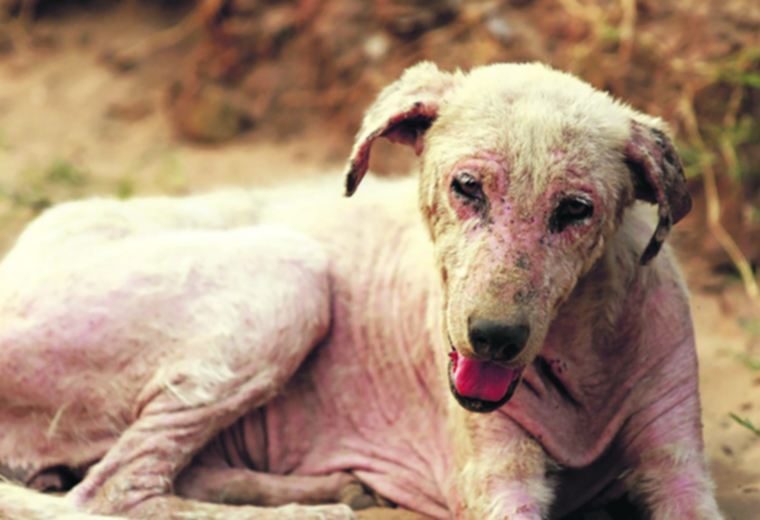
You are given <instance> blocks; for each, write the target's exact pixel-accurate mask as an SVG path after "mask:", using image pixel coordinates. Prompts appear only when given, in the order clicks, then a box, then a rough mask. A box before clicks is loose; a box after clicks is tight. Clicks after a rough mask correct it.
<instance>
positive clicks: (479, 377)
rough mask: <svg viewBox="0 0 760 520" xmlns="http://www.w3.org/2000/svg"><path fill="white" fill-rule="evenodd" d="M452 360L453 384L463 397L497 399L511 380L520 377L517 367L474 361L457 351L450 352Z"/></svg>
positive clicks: (486, 399) (505, 390) (500, 397)
mask: <svg viewBox="0 0 760 520" xmlns="http://www.w3.org/2000/svg"><path fill="white" fill-rule="evenodd" d="M451 359H453V360H454V366H453V371H454V385H456V387H457V392H459V394H460V395H463V396H465V397H470V398H473V399H480V400H482V401H499V400H501V399H502V398H503V397H504V396H505V395H506V393H507V389H508V388H509V385H510V384H512V382H513V381H514V380H515V379H517V378H518V377H520V372H522V370H521V369H519V368H504V367H503V366H500V365H497V364H496V363H492V362H490V361H476V360H474V359H469V358H466V357H464V356H460V355H459V353H458V352H452V353H451Z"/></svg>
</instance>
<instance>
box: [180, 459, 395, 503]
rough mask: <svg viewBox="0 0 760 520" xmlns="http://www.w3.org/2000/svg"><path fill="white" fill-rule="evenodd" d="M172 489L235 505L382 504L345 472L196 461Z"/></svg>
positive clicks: (198, 497) (205, 500)
mask: <svg viewBox="0 0 760 520" xmlns="http://www.w3.org/2000/svg"><path fill="white" fill-rule="evenodd" d="M175 492H176V493H177V494H178V495H180V496H184V497H188V498H192V499H195V500H201V501H203V502H214V503H221V504H237V505H261V506H281V505H285V504H290V503H298V504H330V503H343V504H347V505H349V506H350V507H351V509H354V510H359V509H366V508H368V507H373V506H378V505H381V503H380V502H381V501H382V499H379V500H378V499H377V498H376V497H374V496H373V495H372V493H371V492H368V490H367V489H366V488H365V487H364V486H362V485H361V484H360V483H359V481H358V480H357V479H356V478H355V477H353V476H352V475H350V474H349V473H345V472H336V473H331V474H329V475H319V476H301V475H273V474H270V473H261V472H258V471H253V470H250V469H246V468H231V467H224V466H205V465H202V464H198V463H196V462H193V463H192V464H191V465H190V466H188V467H187V468H185V470H184V471H183V472H182V474H180V476H179V477H178V478H177V482H176V484H175Z"/></svg>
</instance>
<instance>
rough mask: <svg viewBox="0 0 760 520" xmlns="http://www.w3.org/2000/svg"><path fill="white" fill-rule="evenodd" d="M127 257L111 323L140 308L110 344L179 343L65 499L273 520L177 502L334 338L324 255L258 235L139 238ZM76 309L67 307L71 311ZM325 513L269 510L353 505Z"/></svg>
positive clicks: (299, 240) (94, 505)
mask: <svg viewBox="0 0 760 520" xmlns="http://www.w3.org/2000/svg"><path fill="white" fill-rule="evenodd" d="M120 254H121V255H123V256H125V257H127V258H132V257H133V258H134V261H133V262H132V266H131V269H130V272H129V273H126V272H125V273H123V275H122V274H120V275H119V276H120V277H122V278H123V279H122V278H119V279H118V280H117V281H118V283H117V284H116V285H117V286H119V287H120V291H119V292H118V294H121V295H122V297H123V299H122V300H121V301H120V300H118V299H117V300H115V301H113V302H112V303H111V305H113V307H114V309H115V312H116V314H114V316H113V320H112V321H114V322H118V320H119V316H118V312H119V311H120V310H123V309H125V308H132V307H134V305H131V304H129V302H127V301H126V300H128V299H134V298H136V299H137V300H139V301H138V302H137V303H138V304H139V305H141V306H142V308H141V309H138V311H139V312H136V311H134V310H133V311H131V312H132V313H133V314H134V316H133V317H131V318H129V319H127V320H126V321H123V322H120V323H117V324H115V325H114V329H113V330H112V331H111V332H112V334H113V335H112V336H111V337H112V338H113V339H114V340H117V341H118V340H123V341H124V342H125V345H124V347H125V348H126V347H127V346H129V345H127V344H126V343H128V341H127V339H134V338H147V340H146V341H150V339H151V338H157V337H158V338H162V341H169V342H170V343H171V345H170V346H166V345H158V346H157V347H159V350H160V351H161V353H162V354H161V355H160V356H158V357H157V358H155V359H156V361H155V366H153V367H146V371H147V372H148V373H149V375H150V379H149V381H148V382H147V384H144V385H143V386H142V387H141V389H140V391H139V393H138V397H137V402H136V403H135V410H134V416H135V420H134V422H133V423H132V424H131V425H130V426H129V427H128V428H127V429H126V430H125V431H124V432H123V433H122V434H121V436H120V437H119V438H118V440H117V441H116V443H115V444H114V445H113V446H112V447H111V449H110V450H109V451H108V452H107V453H106V454H105V456H104V457H103V458H102V459H101V460H100V461H99V462H98V463H97V464H95V465H94V466H93V467H92V468H91V469H90V471H89V472H88V474H87V475H86V477H85V479H84V480H83V481H82V482H81V483H80V484H79V485H78V486H77V487H75V488H74V489H73V490H72V491H71V492H70V493H69V495H68V496H67V499H68V500H69V501H70V503H72V504H73V505H75V506H76V507H79V508H81V509H83V510H86V511H89V512H93V513H98V514H123V515H126V516H130V517H143V518H174V517H175V516H176V515H177V514H178V513H177V511H180V512H182V511H184V514H186V515H188V516H190V517H192V518H205V519H217V518H218V519H221V518H241V519H242V518H268V516H267V515H270V513H271V511H269V510H267V509H259V508H247V507H243V508H234V507H230V506H221V505H213V504H201V503H199V502H193V501H185V500H182V499H180V498H178V497H175V496H171V493H172V491H173V481H174V479H175V477H176V476H177V475H178V474H179V472H180V471H181V470H182V468H183V467H184V466H186V465H187V464H188V463H189V462H190V460H191V458H192V457H193V456H194V455H195V453H197V452H198V451H199V450H200V449H201V448H202V447H203V446H204V445H205V444H206V443H208V442H209V440H210V439H211V438H212V437H213V436H214V435H215V434H216V433H218V432H219V431H220V430H221V429H222V428H224V427H226V426H228V425H230V424H231V423H232V422H234V421H235V420H236V419H237V418H239V417H240V416H241V415H243V414H244V413H246V412H247V411H249V410H251V409H253V408H256V407H258V406H261V405H263V404H264V403H266V402H267V401H268V400H269V399H270V398H271V397H273V396H274V395H275V394H276V393H277V392H278V391H279V390H280V389H281V388H282V386H283V385H284V384H285V383H286V382H287V381H288V380H289V379H290V377H291V376H292V374H293V373H294V372H295V370H296V369H297V368H298V366H299V365H300V364H301V362H302V361H303V359H304V358H305V357H306V355H307V354H308V353H309V352H310V350H311V349H312V347H313V346H315V345H316V344H317V343H318V342H319V341H320V340H321V339H322V338H323V336H324V335H325V334H326V332H327V330H328V327H329V323H330V288H329V281H328V275H327V259H326V255H325V254H324V253H323V252H322V250H321V247H320V246H318V245H317V244H316V243H314V242H312V241H310V240H308V239H306V238H305V237H302V236H300V235H296V234H294V233H290V232H286V231H284V230H277V229H255V228H250V229H239V230H233V231H223V232H200V231H190V232H176V233H170V234H167V235H165V236H157V237H148V238H141V239H139V240H135V242H134V244H133V245H131V246H129V247H126V248H125V249H124V250H122V251H121V252H120ZM122 265H124V264H123V263H122ZM141 270H147V271H149V274H150V276H147V277H146V276H145V274H146V273H145V272H142V273H140V272H141ZM135 272H137V273H140V274H139V279H138V278H135V276H137V275H135V274H134V273H135ZM147 282H150V283H147ZM135 292H137V293H139V295H138V296H135V294H134V293H135ZM82 301H86V300H82ZM76 312H77V310H76V309H75V308H74V309H71V308H70V309H69V313H70V315H71V316H74V317H75V316H76ZM130 327H131V329H130V331H129V334H128V335H127V332H126V329H128V328H130ZM135 329H136V330H137V331H136V330H135ZM156 330H161V331H162V332H161V334H159V335H155V334H154V332H155V331H156ZM325 507H326V509H324V508H322V509H320V510H319V511H316V510H314V511H312V510H307V509H303V508H300V509H299V508H297V507H295V506H288V507H287V508H285V509H278V510H277V511H279V512H276V513H271V514H273V515H274V516H273V518H274V517H276V518H309V517H310V516H309V515H311V514H312V513H314V514H317V513H318V514H322V515H324V517H325V518H350V517H351V516H350V515H351V513H350V510H349V508H348V507H346V506H340V505H335V506H325ZM320 518H322V517H320Z"/></svg>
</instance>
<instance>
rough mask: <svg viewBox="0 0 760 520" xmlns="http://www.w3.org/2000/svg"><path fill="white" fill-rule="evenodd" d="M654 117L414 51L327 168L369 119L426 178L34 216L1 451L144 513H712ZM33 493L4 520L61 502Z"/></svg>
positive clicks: (10, 266) (17, 474)
mask: <svg viewBox="0 0 760 520" xmlns="http://www.w3.org/2000/svg"><path fill="white" fill-rule="evenodd" d="M663 130H664V127H663V124H662V123H661V122H660V121H659V120H656V119H654V118H650V117H648V116H645V115H642V114H639V113H637V112H635V111H633V110H631V109H630V108H627V107H625V106H623V105H620V104H617V103H615V102H613V101H612V100H610V99H609V98H608V97H607V96H605V95H604V94H601V93H599V92H596V91H594V90H593V89H591V88H590V87H589V86H588V85H585V84H584V83H582V82H580V81H578V80H576V79H574V78H571V77H570V76H566V75H562V74H560V73H557V72H554V71H551V70H549V69H547V68H544V67H542V66H539V65H499V66H492V67H484V68H481V69H476V70H474V71H472V72H471V73H470V74H469V75H464V74H461V73H457V74H447V73H443V72H440V71H438V70H437V69H436V68H435V67H434V66H432V65H430V64H421V65H419V66H417V67H414V68H412V69H410V70H409V71H407V73H406V74H405V75H404V76H403V77H402V78H401V79H400V80H399V81H398V82H396V83H394V84H393V85H391V86H390V87H388V88H387V89H386V90H385V91H384V92H383V93H382V94H381V96H380V97H379V98H378V101H377V102H376V104H375V105H374V106H373V107H372V108H371V109H370V111H369V112H368V114H367V117H366V119H365V122H364V126H363V128H362V130H361V132H360V133H359V136H358V138H357V142H356V146H355V148H354V151H353V153H352V157H351V161H350V164H349V167H348V171H347V174H346V186H347V191H348V193H349V194H353V192H354V191H355V190H356V189H357V187H358V185H359V184H360V183H361V182H362V178H363V176H364V174H365V172H366V169H367V163H368V159H369V152H370V149H371V145H372V143H373V142H374V141H375V140H376V139H377V138H380V137H385V138H388V139H390V140H392V141H394V142H399V143H402V144H407V145H411V146H413V147H414V149H415V150H416V151H417V153H419V154H420V155H421V157H422V172H421V177H420V179H419V181H417V180H403V181H394V182H382V181H377V180H370V179H368V180H365V181H363V183H364V184H365V185H362V186H361V189H360V190H359V191H358V193H357V195H356V196H355V197H354V198H352V199H341V198H340V197H339V196H338V195H337V194H334V193H333V191H334V185H333V184H332V183H331V182H324V181H320V182H315V183H314V184H313V185H303V186H298V187H295V186H292V187H287V186H286V187H281V188H277V189H272V190H258V191H254V192H245V191H230V192H223V193H218V194H212V195H205V196H196V197H191V198H187V199H167V198H158V199H138V200H134V201H128V202H120V201H108V200H99V201H85V202H77V203H71V204H67V205H64V206H61V207H59V208H57V209H53V210H51V211H49V212H48V213H47V214H46V215H44V216H42V217H41V218H40V219H39V220H38V221H36V222H35V223H33V224H32V225H30V227H29V228H28V229H27V231H26V232H25V233H24V234H23V235H22V236H21V237H20V239H19V242H18V244H17V246H16V248H15V249H14V250H13V251H12V252H11V253H10V254H9V256H8V257H7V258H6V259H5V261H4V262H3V264H2V265H1V266H0V319H1V320H2V323H3V326H2V327H0V371H2V378H0V428H1V429H2V435H0V472H2V473H4V474H6V475H7V476H11V477H13V478H15V479H17V480H19V481H21V482H23V483H24V484H26V485H28V486H30V487H34V488H37V489H40V488H45V487H57V485H58V486H60V487H65V486H63V484H62V481H63V480H64V479H63V477H61V475H69V476H73V477H72V478H74V480H78V479H80V478H81V479H82V480H81V482H79V483H78V484H77V485H76V487H74V488H73V489H72V490H71V491H70V492H69V493H68V494H67V495H66V497H65V499H61V506H60V507H61V508H62V509H61V510H62V511H63V510H66V511H68V510H71V511H83V512H89V513H94V514H101V515H123V516H128V517H135V518H167V519H169V518H180V517H182V518H203V519H220V520H221V519H223V518H224V519H227V518H232V519H263V518H284V519H301V518H330V519H349V518H354V517H355V516H354V513H353V512H352V510H351V508H349V507H348V506H347V504H350V505H352V506H353V507H355V508H360V507H364V506H366V505H370V504H372V503H374V501H373V497H372V496H371V495H370V494H369V493H368V492H367V490H369V489H371V490H373V492H374V493H376V494H377V495H379V496H380V497H383V498H384V499H387V500H389V501H391V502H392V503H395V504H398V505H399V506H402V507H405V508H408V509H411V510H414V511H418V512H420V513H423V514H426V515H429V516H431V517H434V518H441V519H443V518H451V517H454V518H468V519H477V520H480V519H505V518H506V519H510V520H515V519H520V520H538V519H542V518H552V519H553V518H561V517H563V516H565V515H567V514H569V513H572V512H574V511H578V510H580V509H582V508H584V507H591V506H593V505H595V504H601V503H604V502H605V501H608V500H612V499H615V498H617V497H620V496H622V495H623V494H627V495H628V496H629V497H630V499H631V500H633V501H635V502H637V503H639V504H640V505H641V507H642V509H644V510H645V511H646V512H647V514H648V515H649V516H650V517H651V518H653V519H655V520H666V519H674V518H679V519H687V520H717V519H720V518H722V517H721V514H720V512H719V511H718V508H717V506H716V504H715V500H714V498H713V496H712V491H711V483H710V479H709V476H708V475H707V473H706V469H705V464H704V460H703V446H702V438H701V425H700V404H699V395H698V391H697V360H696V356H695V351H694V338H693V331H692V326H691V318H690V314H689V307H688V295H687V293H686V290H685V288H684V285H683V283H682V281H681V278H680V275H679V273H678V270H677V267H676V266H675V264H674V261H673V258H672V255H671V253H670V252H669V250H668V249H667V248H666V247H665V248H663V249H662V250H661V251H660V248H661V246H662V244H663V241H664V240H665V238H666V236H667V234H668V232H669V230H670V227H671V226H672V224H673V223H674V222H677V221H678V220H679V219H680V218H682V217H683V216H684V215H685V214H686V212H688V211H689V208H690V199H689V197H688V194H687V193H686V191H685V183H684V179H683V173H682V170H681V168H680V163H679V161H678V157H677V156H676V155H675V151H674V149H673V145H672V142H671V141H670V140H669V139H668V138H667V136H666V135H665V133H663ZM637 200H638V201H644V202H649V203H653V204H656V206H657V222H656V223H652V222H651V218H650V217H649V216H648V213H647V208H645V207H643V206H642V205H641V204H640V203H638V202H637ZM420 209H421V213H422V218H420ZM658 253H659V254H658ZM61 468H66V470H65V471H62V470H61ZM360 484H361V485H360ZM27 496H28V495H26V494H19V495H18V497H16V496H15V495H14V491H13V488H12V487H11V486H8V485H0V516H2V514H6V515H7V516H9V517H10V518H16V517H18V518H54V516H48V517H46V516H45V515H44V513H39V514H38V513H37V512H36V511H34V514H32V511H33V508H31V506H25V500H26V498H25V497H27ZM4 497H5V498H6V499H8V500H4ZM11 499H13V500H11ZM293 502H297V503H299V504H301V505H287V504H291V503H293ZM3 504H6V505H3ZM7 504H10V505H7ZM314 504H328V505H314ZM25 507H26V509H25ZM66 508H69V509H66ZM24 514H26V516H24ZM14 515H17V516H14Z"/></svg>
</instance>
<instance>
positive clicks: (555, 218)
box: [549, 198, 594, 233]
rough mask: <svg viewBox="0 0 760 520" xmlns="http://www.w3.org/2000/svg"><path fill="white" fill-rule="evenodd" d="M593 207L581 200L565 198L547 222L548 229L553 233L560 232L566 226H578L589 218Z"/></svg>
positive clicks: (586, 201) (592, 212)
mask: <svg viewBox="0 0 760 520" xmlns="http://www.w3.org/2000/svg"><path fill="white" fill-rule="evenodd" d="M593 214H594V205H593V204H591V202H589V201H588V200H585V199H581V198H567V199H564V200H563V201H561V202H560V203H559V205H558V206H557V209H555V210H554V213H553V214H552V216H551V219H550V220H549V229H550V230H551V231H552V232H553V233H560V232H562V231H563V230H564V229H565V228H566V227H567V226H571V225H573V224H579V223H581V222H584V221H586V220H588V219H590V218H591V216H592V215H593Z"/></svg>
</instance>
